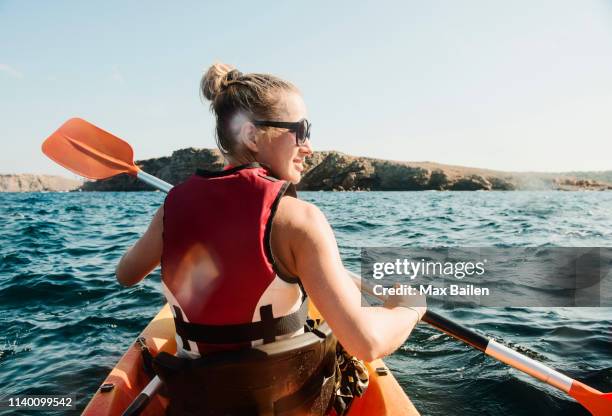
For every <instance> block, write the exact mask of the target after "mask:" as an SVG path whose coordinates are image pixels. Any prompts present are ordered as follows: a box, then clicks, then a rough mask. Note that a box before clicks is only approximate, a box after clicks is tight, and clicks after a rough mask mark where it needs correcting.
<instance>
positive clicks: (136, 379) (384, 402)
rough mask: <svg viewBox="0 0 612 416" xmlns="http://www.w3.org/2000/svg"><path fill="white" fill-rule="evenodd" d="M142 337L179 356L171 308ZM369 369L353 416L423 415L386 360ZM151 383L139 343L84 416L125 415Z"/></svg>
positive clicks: (154, 349) (153, 408)
mask: <svg viewBox="0 0 612 416" xmlns="http://www.w3.org/2000/svg"><path fill="white" fill-rule="evenodd" d="M316 314H317V312H316V309H315V308H314V307H313V306H312V304H311V305H310V316H312V317H316ZM140 337H143V338H144V339H145V340H146V344H147V347H148V348H149V350H150V351H151V353H152V354H153V355H156V354H157V353H158V352H161V351H166V352H168V353H171V354H174V353H176V342H175V330H174V320H173V318H172V312H171V311H170V307H169V305H168V304H166V305H165V306H164V307H163V308H162V309H161V310H160V311H159V313H158V314H157V316H155V318H153V320H152V321H151V322H150V323H149V324H148V325H147V327H146V328H145V329H144V330H143V331H142V333H141V334H140ZM140 337H139V338H140ZM366 365H367V368H368V372H369V374H370V383H369V386H368V389H367V390H366V393H365V394H364V395H363V396H362V397H358V398H355V400H354V401H353V404H352V405H351V407H350V410H349V412H348V415H349V416H360V415H364V416H365V415H377V416H383V415H388V416H415V415H419V412H418V411H417V409H416V408H415V407H414V405H413V404H412V402H411V401H410V399H409V398H408V396H407V395H406V393H405V392H404V391H403V389H402V387H401V386H400V385H399V384H398V382H397V380H396V379H395V377H393V375H392V374H391V372H390V371H389V369H388V368H387V367H386V366H385V363H384V362H383V361H382V360H375V361H372V362H371V363H367V364H366ZM149 381H151V378H150V377H149V376H148V375H147V374H146V373H145V371H144V368H143V362H142V355H141V347H140V345H138V343H137V342H135V343H134V344H133V345H132V346H130V348H129V349H128V351H127V352H126V353H125V354H124V355H123V357H122V358H121V359H120V360H119V362H118V363H117V365H116V366H115V368H113V370H112V371H111V372H110V374H109V375H108V376H107V377H106V379H105V380H104V382H103V383H102V384H101V387H100V388H99V389H98V390H97V391H96V393H95V394H94V396H93V398H92V399H91V401H90V402H89V404H88V405H87V407H86V408H85V410H84V411H83V415H84V416H114V415H121V414H122V413H123V411H124V410H125V409H127V408H128V406H129V405H130V404H131V403H132V401H133V400H134V399H135V398H136V396H138V394H139V393H140V392H141V391H142V390H143V389H144V388H145V387H146V385H147V384H148V383H149ZM167 404H168V401H167V399H166V398H164V397H162V396H160V395H156V396H155V397H154V398H153V399H152V400H151V402H150V403H149V404H148V406H147V407H146V409H145V410H144V411H143V412H142V413H141V414H142V415H150V416H154V415H163V414H164V413H165V408H166V406H167Z"/></svg>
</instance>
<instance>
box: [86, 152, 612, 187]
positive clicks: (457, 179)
mask: <svg viewBox="0 0 612 416" xmlns="http://www.w3.org/2000/svg"><path fill="white" fill-rule="evenodd" d="M136 163H137V164H138V165H139V166H140V167H141V168H142V170H144V171H145V172H147V173H150V174H152V175H154V176H157V177H159V178H161V179H163V180H165V181H166V182H169V183H171V184H177V183H179V182H181V181H183V180H185V179H186V178H187V177H188V176H189V175H191V174H192V173H193V172H194V171H195V170H196V169H197V168H201V169H206V170H221V169H222V168H223V164H224V161H223V156H222V155H221V153H220V152H219V151H218V150H217V149H194V148H188V149H182V150H177V151H175V152H174V153H172V155H171V156H170V157H162V158H157V159H148V160H142V161H137V162H136ZM82 189H83V190H86V191H144V190H151V188H150V187H149V186H148V185H145V184H143V183H141V182H139V181H138V180H137V179H135V178H132V177H130V176H127V175H121V176H118V177H115V178H111V179H108V180H105V181H98V182H86V183H85V184H84V185H83V187H82ZM298 189H300V190H303V191H319V190H321V191H358V190H364V191H370V190H371V191H419V190H452V191H477V190H504V191H508V190H522V189H533V190H538V189H540V190H542V189H612V185H611V184H609V183H607V182H598V181H596V180H593V179H591V180H583V179H581V178H580V176H579V174H578V173H573V174H572V175H571V176H569V175H564V174H538V173H512V172H500V171H494V170H487V169H477V168H468V167H461V166H451V165H442V164H438V163H432V162H396V161H389V160H381V159H373V158H367V157H356V156H349V155H345V154H343V153H340V152H335V151H324V152H315V153H314V154H313V155H312V156H311V157H310V158H308V159H306V162H305V170H304V174H303V178H302V181H301V182H300V184H299V186H298Z"/></svg>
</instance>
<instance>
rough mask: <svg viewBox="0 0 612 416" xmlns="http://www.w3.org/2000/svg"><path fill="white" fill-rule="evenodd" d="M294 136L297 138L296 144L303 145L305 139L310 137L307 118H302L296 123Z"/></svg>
mask: <svg viewBox="0 0 612 416" xmlns="http://www.w3.org/2000/svg"><path fill="white" fill-rule="evenodd" d="M295 138H296V139H297V142H298V145H303V144H304V143H306V140H307V139H309V138H310V124H309V123H308V120H302V121H301V122H300V124H299V125H298V128H297V130H296V132H295Z"/></svg>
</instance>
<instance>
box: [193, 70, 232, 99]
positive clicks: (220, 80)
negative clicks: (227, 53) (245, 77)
mask: <svg viewBox="0 0 612 416" xmlns="http://www.w3.org/2000/svg"><path fill="white" fill-rule="evenodd" d="M240 76H242V73H241V72H240V71H238V70H237V69H236V68H235V67H233V66H232V65H228V64H224V63H221V62H217V63H215V64H213V65H211V67H210V68H208V70H207V71H206V73H205V74H204V76H203V77H202V80H201V81H200V93H201V94H202V95H203V96H204V97H205V98H206V99H207V100H209V101H214V100H215V98H216V97H217V96H218V95H219V93H221V91H222V90H223V89H224V88H225V87H226V86H227V83H228V79H229V78H230V77H231V80H234V79H236V78H238V77H240Z"/></svg>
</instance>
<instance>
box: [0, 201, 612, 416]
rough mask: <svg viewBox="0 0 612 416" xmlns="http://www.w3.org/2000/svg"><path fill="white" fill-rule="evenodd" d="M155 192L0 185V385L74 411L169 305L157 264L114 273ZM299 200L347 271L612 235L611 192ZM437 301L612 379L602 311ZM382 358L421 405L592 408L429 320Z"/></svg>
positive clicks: (582, 242)
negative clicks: (334, 244)
mask: <svg viewBox="0 0 612 416" xmlns="http://www.w3.org/2000/svg"><path fill="white" fill-rule="evenodd" d="M163 197H164V195H163V194H161V193H157V192H137V193H97V192H92V193H25V194H10V193H5V194H0V230H1V232H0V396H6V395H15V394H55V395H65V394H75V395H76V398H77V401H76V404H77V409H78V410H82V409H83V408H84V406H85V405H86V404H87V401H88V400H89V399H90V397H91V395H92V394H93V392H94V391H95V390H96V388H97V387H98V386H99V385H100V383H101V382H102V381H103V380H104V378H105V376H106V375H107V373H108V372H109V371H110V369H112V368H113V366H114V365H115V363H116V362H117V360H118V359H119V358H120V357H121V355H122V354H123V353H124V352H125V350H126V349H127V348H128V347H129V346H130V344H131V343H132V342H133V341H134V338H135V337H136V336H137V335H138V334H139V332H140V331H141V330H142V328H144V326H146V324H147V323H148V322H149V320H150V319H151V318H152V317H153V316H154V315H155V314H156V312H157V311H158V310H159V308H160V307H161V306H162V305H163V304H164V299H163V297H162V295H161V290H160V275H159V270H157V271H155V272H154V273H153V274H152V275H150V276H149V277H148V278H147V279H145V280H144V281H143V282H141V283H140V284H138V285H136V286H134V287H131V288H122V287H121V286H119V284H117V282H116V280H115V277H114V268H115V266H116V264H117V262H118V260H119V258H120V257H121V255H122V254H123V253H124V251H125V250H126V249H127V248H128V247H129V246H130V245H131V244H133V243H134V241H135V240H136V239H137V238H138V236H139V235H141V234H142V232H143V231H144V230H145V229H146V226H147V224H148V223H149V221H150V219H151V217H152V215H153V213H154V212H155V210H156V209H157V208H158V207H159V205H160V204H161V203H162V202H163ZM300 197H301V198H303V199H305V200H307V201H310V202H312V203H314V204H316V205H317V206H318V207H319V208H321V210H322V211H323V212H324V213H325V214H326V216H327V218H328V220H329V222H330V223H331V225H332V227H333V229H334V231H335V234H336V238H337V240H338V245H339V247H340V252H341V255H342V259H343V261H344V264H345V266H346V267H347V268H349V269H351V270H353V271H356V272H358V271H359V261H360V249H361V247H366V246H400V247H435V246H464V247H508V246H514V247H517V246H518V247H521V246H564V247H577V246H584V247H592V246H602V247H603V246H606V247H610V246H612V193H608V192H505V193H504V192H463V193H461V192H345V193H344V192H343V193H340V192H303V193H300ZM432 308H433V306H432ZM437 311H438V312H440V313H442V314H443V315H445V316H448V317H449V318H451V319H453V320H455V321H457V322H459V323H461V324H463V325H465V326H467V327H470V328H472V329H474V330H476V331H478V332H480V333H482V334H484V335H485V336H488V337H494V338H495V339H497V340H498V341H501V342H504V343H506V344H507V345H509V346H512V347H514V348H516V349H517V350H519V351H520V352H522V353H524V354H526V355H528V356H530V357H532V358H534V359H536V360H539V361H541V362H543V363H545V364H547V365H549V366H551V367H553V368H555V369H557V370H559V371H561V372H564V373H566V374H568V375H569V376H571V377H574V378H577V379H579V380H581V381H583V382H585V383H587V384H589V385H591V386H593V387H596V388H599V389H602V390H611V389H610V387H611V386H612V331H611V329H612V309H611V308H455V309H452V310H437ZM386 363H387V365H388V366H389V367H390V369H391V370H392V372H393V374H394V375H395V377H396V378H397V379H398V381H399V383H400V384H401V386H402V387H403V388H404V390H405V391H406V392H407V393H408V395H409V396H410V398H411V399H412V401H413V402H414V404H415V405H416V407H417V408H418V409H419V410H420V411H421V413H422V414H423V415H459V414H461V415H493V414H495V415H549V414H550V415H557V414H560V415H583V414H588V413H586V412H585V411H584V410H583V409H582V408H581V407H580V406H579V405H577V404H576V403H575V402H573V401H572V400H571V399H569V398H568V397H567V396H566V395H564V394H563V393H560V392H558V391H556V390H555V389H553V388H551V387H548V386H546V385H544V384H543V383H540V382H538V381H536V380H534V379H532V378H530V377H528V376H526V375H524V374H522V373H519V372H518V371H516V370H513V369H510V368H508V367H507V366H505V365H503V364H501V363H499V362H496V361H495V360H493V359H491V358H488V357H486V356H484V355H483V354H482V353H480V352H478V351H476V350H474V349H473V348H471V347H468V346H466V345H465V344H462V343H460V342H458V341H455V340H454V339H452V338H451V337H449V336H446V335H443V334H441V333H440V332H438V331H437V330H435V329H433V328H431V327H429V326H428V325H426V324H424V323H423V324H420V325H419V326H418V327H417V328H416V329H415V331H414V332H413V334H412V335H411V337H410V338H409V339H408V341H407V342H406V343H405V344H404V345H403V346H402V347H401V348H400V349H399V350H398V351H396V352H395V353H394V354H393V355H391V356H390V357H387V358H386ZM0 413H2V411H1V410H0ZM25 413H28V414H36V415H40V414H43V413H44V414H51V413H50V412H47V411H44V412H43V413H41V412H40V411H30V412H24V413H23V414H25Z"/></svg>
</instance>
